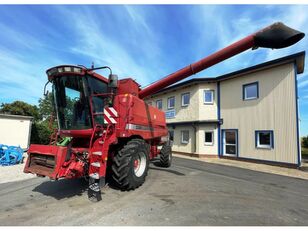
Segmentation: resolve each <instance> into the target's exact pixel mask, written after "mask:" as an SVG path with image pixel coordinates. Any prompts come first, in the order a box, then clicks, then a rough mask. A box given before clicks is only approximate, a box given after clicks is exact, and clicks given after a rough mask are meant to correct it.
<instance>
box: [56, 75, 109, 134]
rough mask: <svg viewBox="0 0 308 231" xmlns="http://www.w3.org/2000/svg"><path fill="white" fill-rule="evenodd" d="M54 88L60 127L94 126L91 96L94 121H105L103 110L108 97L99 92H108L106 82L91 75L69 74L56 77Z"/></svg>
mask: <svg viewBox="0 0 308 231" xmlns="http://www.w3.org/2000/svg"><path fill="white" fill-rule="evenodd" d="M53 90H54V94H55V95H54V96H55V99H56V101H55V102H56V108H57V114H58V121H59V127H60V129H63V130H80V129H89V128H92V127H93V126H92V117H91V110H90V108H91V107H90V102H89V99H90V98H91V99H92V102H91V105H92V110H93V118H94V121H93V123H94V124H103V123H104V117H103V115H102V113H101V112H103V111H104V106H105V105H106V103H105V100H106V99H104V98H102V97H100V96H97V94H102V93H106V92H107V84H106V83H104V82H102V81H101V80H98V79H96V78H93V77H90V76H79V75H76V76H74V75H68V76H61V77H58V78H55V79H54V84H53ZM89 96H91V97H89Z"/></svg>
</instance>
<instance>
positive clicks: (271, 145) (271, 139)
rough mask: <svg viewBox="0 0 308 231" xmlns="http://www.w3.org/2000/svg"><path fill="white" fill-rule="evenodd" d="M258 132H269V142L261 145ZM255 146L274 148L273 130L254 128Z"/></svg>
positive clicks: (258, 147)
mask: <svg viewBox="0 0 308 231" xmlns="http://www.w3.org/2000/svg"><path fill="white" fill-rule="evenodd" d="M260 133H269V134H270V144H269V145H261V144H260V136H259V134H260ZM255 147H256V148H257V149H274V131H273V130H256V131H255Z"/></svg>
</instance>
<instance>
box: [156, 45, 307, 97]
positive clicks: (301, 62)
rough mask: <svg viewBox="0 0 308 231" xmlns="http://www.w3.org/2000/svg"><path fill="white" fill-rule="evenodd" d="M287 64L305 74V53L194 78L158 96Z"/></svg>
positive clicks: (163, 90)
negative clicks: (183, 87)
mask: <svg viewBox="0 0 308 231" xmlns="http://www.w3.org/2000/svg"><path fill="white" fill-rule="evenodd" d="M286 63H295V65H296V67H297V68H296V70H297V74H301V73H303V72H304V66H305V51H302V52H298V53H295V54H292V55H288V56H284V57H282V58H278V59H274V60H271V61H268V62H264V63H261V64H257V65H255V66H251V67H248V68H244V69H241V70H238V71H234V72H231V73H228V74H225V75H221V76H217V77H210V78H194V79H190V80H187V81H183V82H180V83H177V84H174V85H172V86H170V87H166V88H164V89H162V90H160V91H159V92H157V93H156V94H159V93H163V92H166V91H168V90H171V89H175V88H178V87H181V86H185V85H188V84H193V83H200V82H218V81H223V80H226V79H231V78H235V77H241V76H242V75H244V74H247V73H251V72H256V71H260V70H263V69H267V68H270V67H274V66H278V65H282V64H286ZM156 94H155V95H156Z"/></svg>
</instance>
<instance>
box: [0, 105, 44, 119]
mask: <svg viewBox="0 0 308 231" xmlns="http://www.w3.org/2000/svg"><path fill="white" fill-rule="evenodd" d="M0 113H3V114H10V115H23V116H32V117H33V118H34V120H35V121H38V120H41V119H42V117H41V115H40V113H39V109H38V107H37V106H33V105H31V104H28V103H25V102H23V101H14V102H13V103H2V104H1V108H0Z"/></svg>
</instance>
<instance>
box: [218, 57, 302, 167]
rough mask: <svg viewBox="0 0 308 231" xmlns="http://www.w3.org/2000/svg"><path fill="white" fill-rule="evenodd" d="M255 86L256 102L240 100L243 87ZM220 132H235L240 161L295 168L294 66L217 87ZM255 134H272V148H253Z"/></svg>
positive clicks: (271, 69) (227, 82)
mask: <svg viewBox="0 0 308 231" xmlns="http://www.w3.org/2000/svg"><path fill="white" fill-rule="evenodd" d="M252 82H258V84H259V98H258V99H255V100H247V101H244V100H243V96H242V94H243V89H242V86H243V85H244V84H247V83H252ZM220 94H221V97H220V100H221V102H220V103H221V118H222V119H223V124H222V126H221V128H222V129H238V143H239V144H238V147H239V153H238V156H239V157H244V158H252V159H260V160H268V161H277V162H284V163H293V164H298V158H297V151H298V150H297V129H296V122H297V121H296V120H297V118H296V92H295V70H294V65H293V63H289V64H283V65H280V66H276V67H273V68H270V69H266V70H262V71H258V72H254V73H250V74H245V76H241V77H238V78H234V79H229V80H225V81H221V83H220ZM256 130H273V132H274V148H273V149H259V148H256V147H255V131H256Z"/></svg>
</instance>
